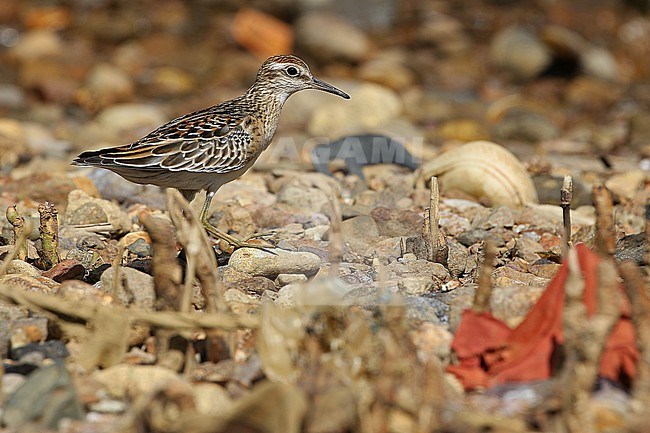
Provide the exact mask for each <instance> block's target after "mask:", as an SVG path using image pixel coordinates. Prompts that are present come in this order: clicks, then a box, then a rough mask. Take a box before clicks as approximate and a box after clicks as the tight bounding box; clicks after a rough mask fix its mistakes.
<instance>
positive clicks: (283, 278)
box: [275, 274, 307, 287]
mask: <svg viewBox="0 0 650 433" xmlns="http://www.w3.org/2000/svg"><path fill="white" fill-rule="evenodd" d="M306 282H307V276H305V275H303V274H280V275H278V276H277V277H276V278H275V285H276V286H278V287H282V286H286V285H287V284H300V283H306Z"/></svg>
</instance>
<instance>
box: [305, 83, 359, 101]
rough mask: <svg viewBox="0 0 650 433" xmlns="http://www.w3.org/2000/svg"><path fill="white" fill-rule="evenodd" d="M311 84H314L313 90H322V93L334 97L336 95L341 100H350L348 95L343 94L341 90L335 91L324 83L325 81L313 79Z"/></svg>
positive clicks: (334, 88) (335, 89)
mask: <svg viewBox="0 0 650 433" xmlns="http://www.w3.org/2000/svg"><path fill="white" fill-rule="evenodd" d="M313 83H314V89H317V90H322V91H323V92H328V93H332V94H334V95H338V96H340V97H341V98H343V99H350V95H348V94H347V93H345V92H344V91H343V90H340V89H337V88H336V87H334V86H332V85H331V84H329V83H326V82H325V81H322V80H319V79H318V78H314V79H313Z"/></svg>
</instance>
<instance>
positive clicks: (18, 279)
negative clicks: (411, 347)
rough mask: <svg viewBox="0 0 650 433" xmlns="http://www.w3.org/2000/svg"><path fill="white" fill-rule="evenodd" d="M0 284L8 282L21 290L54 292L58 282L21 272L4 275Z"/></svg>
mask: <svg viewBox="0 0 650 433" xmlns="http://www.w3.org/2000/svg"><path fill="white" fill-rule="evenodd" d="M0 284H8V285H10V286H14V287H16V288H20V289H22V290H27V291H30V292H39V293H47V294H55V293H57V292H58V291H59V286H60V284H59V283H57V282H56V281H53V280H50V279H49V278H46V277H42V276H41V277H30V276H27V275H23V274H12V275H5V276H4V277H2V278H0Z"/></svg>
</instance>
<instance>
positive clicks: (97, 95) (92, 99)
mask: <svg viewBox="0 0 650 433" xmlns="http://www.w3.org/2000/svg"><path fill="white" fill-rule="evenodd" d="M134 90H135V84H134V83H133V80H132V79H131V77H130V76H129V75H128V74H127V73H126V72H124V71H123V70H122V69H120V68H118V67H117V66H114V65H112V64H110V63H100V64H98V65H96V66H95V67H94V68H93V69H91V70H90V72H89V73H88V77H87V78H86V85H85V87H84V88H83V89H81V90H80V91H79V93H78V94H77V99H78V100H79V102H80V103H81V104H82V105H83V106H85V107H87V108H89V109H91V110H93V111H94V110H98V109H102V108H105V107H108V106H110V105H112V104H115V103H116V102H126V101H129V100H130V99H131V98H133V93H134Z"/></svg>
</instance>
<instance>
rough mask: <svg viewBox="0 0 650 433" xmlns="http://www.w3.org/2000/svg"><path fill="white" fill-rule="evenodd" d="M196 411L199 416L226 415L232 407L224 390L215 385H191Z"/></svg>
mask: <svg viewBox="0 0 650 433" xmlns="http://www.w3.org/2000/svg"><path fill="white" fill-rule="evenodd" d="M192 390H193V391H194V400H195V401H196V411H197V412H198V413H201V414H207V415H209V414H214V413H227V412H228V411H229V409H230V408H232V406H233V401H232V398H231V397H230V394H229V393H228V391H226V389H225V388H223V387H221V386H219V385H217V384H216V383H208V382H198V383H193V384H192Z"/></svg>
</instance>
